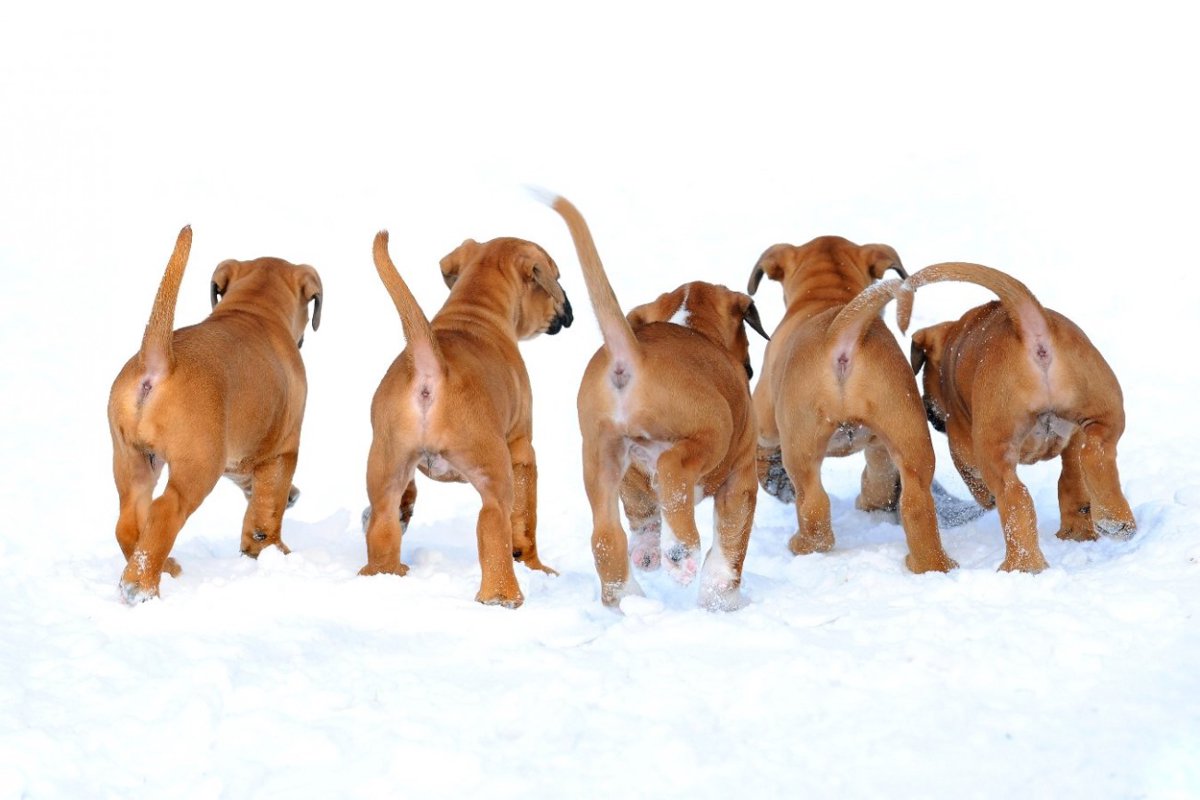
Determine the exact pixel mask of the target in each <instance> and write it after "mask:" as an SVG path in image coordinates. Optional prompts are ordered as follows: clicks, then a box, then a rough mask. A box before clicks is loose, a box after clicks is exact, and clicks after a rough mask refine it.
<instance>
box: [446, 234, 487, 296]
mask: <svg viewBox="0 0 1200 800" xmlns="http://www.w3.org/2000/svg"><path fill="white" fill-rule="evenodd" d="M478 252H479V242H477V241H475V240H474V239H464V240H463V243H462V244H460V245H459V246H458V247H456V248H454V249H453V250H451V251H450V253H449V254H448V255H447V256H446V257H445V258H443V259H442V261H441V265H442V280H444V281H445V282H446V288H447V289H451V288H453V287H454V283H455V281H457V280H458V276H459V274H460V273H461V272H462V271H463V268H464V267H466V266H467V264H470V263H471V262H472V261H473V260H474V259H475V256H476V254H478Z"/></svg>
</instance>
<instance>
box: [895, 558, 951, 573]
mask: <svg viewBox="0 0 1200 800" xmlns="http://www.w3.org/2000/svg"><path fill="white" fill-rule="evenodd" d="M904 565H905V566H906V567H908V571H909V572H911V573H913V574H914V575H921V574H922V573H925V572H949V571H950V570H952V569H957V568H958V562H957V561H955V560H954V559H953V558H951V557H950V556H948V555H946V554H945V553H938V554H935V555H933V556H927V557H924V558H917V557H916V556H914V555H913V554H912V553H909V554H908V555H907V556H905V557H904Z"/></svg>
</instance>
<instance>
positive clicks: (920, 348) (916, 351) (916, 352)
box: [908, 331, 926, 375]
mask: <svg viewBox="0 0 1200 800" xmlns="http://www.w3.org/2000/svg"><path fill="white" fill-rule="evenodd" d="M921 333H924V331H917V333H915V334H913V339H912V346H911V347H910V348H909V350H908V358H909V360H910V361H911V362H912V368H913V375H920V374H921V367H923V366H925V361H926V355H925V345H924V344H923V343H922V340H921V339H919V338H917V335H918V334H921Z"/></svg>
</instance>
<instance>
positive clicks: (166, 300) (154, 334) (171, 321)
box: [139, 225, 192, 398]
mask: <svg viewBox="0 0 1200 800" xmlns="http://www.w3.org/2000/svg"><path fill="white" fill-rule="evenodd" d="M191 251H192V226H191V225H185V226H184V227H183V229H182V230H180V231H179V235H178V236H177V237H176V238H175V250H174V252H172V253H171V260H170V261H168V262H167V269H166V271H165V272H164V273H163V277H162V282H161V283H159V284H158V294H157V295H155V296H154V307H153V308H151V310H150V321H149V322H147V323H146V331H145V333H143V334H142V349H141V350H140V351H139V355H140V356H141V361H142V369H143V372H144V376H143V378H142V398H144V397H145V395H146V394H147V393H148V392H149V391H150V389H151V388H152V387H153V385H154V384H155V383H156V382H157V381H159V380H161V379H162V378H165V377H166V376H167V375H170V374H171V371H172V370H173V369H175V352H174V350H173V349H172V346H171V342H172V339H173V338H174V333H175V303H176V301H177V300H178V299H179V285H180V284H181V283H183V271H184V269H186V268H187V262H188V255H189V254H190V253H191Z"/></svg>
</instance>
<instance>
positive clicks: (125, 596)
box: [119, 581, 158, 606]
mask: <svg viewBox="0 0 1200 800" xmlns="http://www.w3.org/2000/svg"><path fill="white" fill-rule="evenodd" d="M119 588H120V590H121V599H122V600H124V601H125V605H127V606H136V605H140V604H141V603H144V602H146V601H147V600H153V599H154V598H156V597H158V587H157V586H149V587H148V586H142V585H141V584H139V583H137V582H136V581H134V582H127V581H121V583H120V585H119Z"/></svg>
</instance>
